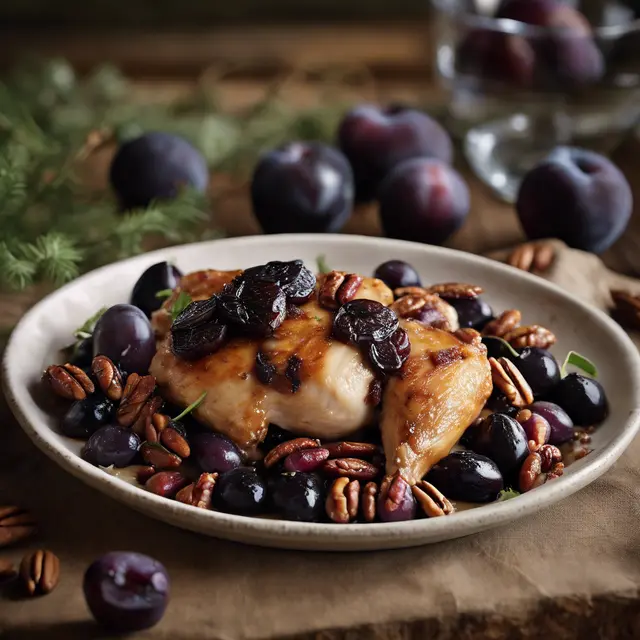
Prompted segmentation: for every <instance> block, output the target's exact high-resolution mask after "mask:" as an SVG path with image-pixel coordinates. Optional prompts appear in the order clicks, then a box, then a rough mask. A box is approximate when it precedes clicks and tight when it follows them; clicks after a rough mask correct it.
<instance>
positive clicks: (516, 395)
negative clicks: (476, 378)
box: [489, 358, 533, 407]
mask: <svg viewBox="0 0 640 640" xmlns="http://www.w3.org/2000/svg"><path fill="white" fill-rule="evenodd" d="M489 364H490V365H491V378H492V380H493V384H494V385H495V386H496V387H497V388H498V389H499V390H500V391H502V393H503V394H504V395H505V396H506V398H507V400H509V402H510V403H511V404H512V405H513V406H514V407H526V406H528V405H530V404H531V403H532V402H533V392H532V391H531V387H530V386H529V383H528V382H527V381H526V380H525V379H524V377H523V375H522V374H521V373H520V371H519V370H518V368H517V367H516V365H515V364H513V362H511V360H507V359H506V358H498V360H496V359H495V358H489Z"/></svg>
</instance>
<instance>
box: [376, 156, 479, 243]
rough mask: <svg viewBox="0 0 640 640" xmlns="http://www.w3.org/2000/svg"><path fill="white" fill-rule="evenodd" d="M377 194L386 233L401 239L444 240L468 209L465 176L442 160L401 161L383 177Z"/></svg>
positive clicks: (418, 240) (438, 241)
mask: <svg viewBox="0 0 640 640" xmlns="http://www.w3.org/2000/svg"><path fill="white" fill-rule="evenodd" d="M378 197H379V201H380V218H381V221H382V227H383V228H384V231H385V234H386V235H387V236H389V237H390V238H399V239H401V240H413V241H416V242H425V243H427V244H442V243H443V242H445V241H446V240H447V239H448V238H449V236H451V235H452V234H453V233H455V232H456V231H457V230H458V229H459V228H460V226H461V225H462V223H463V222H464V221H465V219H466V217H467V215H468V213H469V203H470V200H469V189H468V188H467V185H466V183H465V181H464V179H463V178H462V176H461V175H460V174H459V173H458V172H457V171H456V170H455V169H453V168H451V167H450V166H449V165H448V164H445V163H444V162H441V161H440V160H434V159H425V158H415V159H413V160H406V161H404V162H402V163H401V164H399V165H397V166H396V167H395V168H394V169H393V170H392V171H391V172H390V173H389V174H388V175H387V177H386V178H385V179H384V181H383V182H382V184H381V185H380V190H379V193H378Z"/></svg>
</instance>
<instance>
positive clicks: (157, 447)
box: [140, 442, 182, 469]
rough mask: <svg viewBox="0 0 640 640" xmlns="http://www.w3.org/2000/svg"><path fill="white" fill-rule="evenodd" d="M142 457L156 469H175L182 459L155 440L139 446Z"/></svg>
mask: <svg viewBox="0 0 640 640" xmlns="http://www.w3.org/2000/svg"><path fill="white" fill-rule="evenodd" d="M140 454H141V455H142V459H143V460H144V461H145V462H146V463H147V464H148V465H151V466H152V467H155V468H156V469H176V468H177V467H179V466H180V465H181V464H182V460H181V458H180V457H179V456H177V455H176V454H175V453H171V451H168V450H167V449H165V448H164V447H163V446H162V445H161V444H158V443H157V442H145V443H143V444H142V446H141V447H140Z"/></svg>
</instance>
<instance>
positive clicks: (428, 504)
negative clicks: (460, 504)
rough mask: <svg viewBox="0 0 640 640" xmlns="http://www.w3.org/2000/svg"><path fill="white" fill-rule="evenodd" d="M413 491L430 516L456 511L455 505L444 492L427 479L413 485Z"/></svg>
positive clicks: (444, 514)
mask: <svg viewBox="0 0 640 640" xmlns="http://www.w3.org/2000/svg"><path fill="white" fill-rule="evenodd" d="M411 491H412V493H413V495H414V497H415V499H416V500H417V502H418V504H419V505H420V506H421V507H422V510H423V511H424V513H425V514H426V515H427V517H429V518H437V517H439V516H448V515H450V514H452V513H453V512H454V511H455V509H454V508H453V505H452V504H451V503H450V502H449V500H447V498H445V496H444V494H443V493H441V492H440V491H438V489H436V488H435V487H434V486H433V485H432V484H431V483H430V482H427V481H426V480H420V482H417V483H416V484H415V485H414V486H413V487H411Z"/></svg>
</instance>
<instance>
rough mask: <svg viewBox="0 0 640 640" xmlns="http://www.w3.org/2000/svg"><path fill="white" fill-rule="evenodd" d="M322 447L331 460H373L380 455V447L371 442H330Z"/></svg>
mask: <svg viewBox="0 0 640 640" xmlns="http://www.w3.org/2000/svg"><path fill="white" fill-rule="evenodd" d="M322 446H323V448H325V449H327V451H328V452H329V457H330V458H351V457H358V458H372V457H373V456H376V455H378V454H379V453H380V447H379V446H378V445H376V444H371V443H370V442H328V443H327V444H323V445H322Z"/></svg>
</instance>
